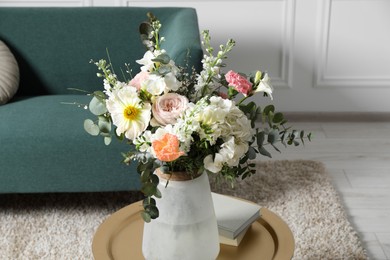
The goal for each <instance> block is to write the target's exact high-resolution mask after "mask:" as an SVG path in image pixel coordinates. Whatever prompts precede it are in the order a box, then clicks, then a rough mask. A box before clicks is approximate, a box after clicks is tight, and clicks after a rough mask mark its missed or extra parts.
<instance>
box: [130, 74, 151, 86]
mask: <svg viewBox="0 0 390 260" xmlns="http://www.w3.org/2000/svg"><path fill="white" fill-rule="evenodd" d="M148 77H149V72H146V71H141V72H140V73H138V74H137V75H135V77H134V78H133V79H132V80H130V82H129V85H130V86H133V87H135V88H136V89H137V90H140V89H141V86H142V82H144V81H145V80H147V79H148Z"/></svg>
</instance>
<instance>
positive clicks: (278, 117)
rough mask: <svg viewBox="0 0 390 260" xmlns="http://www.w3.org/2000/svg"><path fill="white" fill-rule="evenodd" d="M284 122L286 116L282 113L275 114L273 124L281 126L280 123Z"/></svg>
mask: <svg viewBox="0 0 390 260" xmlns="http://www.w3.org/2000/svg"><path fill="white" fill-rule="evenodd" d="M283 120H284V116H283V114H282V113H280V112H277V113H275V115H274V118H273V122H274V123H275V124H279V123H281V122H283Z"/></svg>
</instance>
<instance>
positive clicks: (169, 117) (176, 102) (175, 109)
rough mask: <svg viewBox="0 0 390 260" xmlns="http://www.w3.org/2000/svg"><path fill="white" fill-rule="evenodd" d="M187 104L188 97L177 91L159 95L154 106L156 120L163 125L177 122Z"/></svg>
mask: <svg viewBox="0 0 390 260" xmlns="http://www.w3.org/2000/svg"><path fill="white" fill-rule="evenodd" d="M187 105H188V99H187V98H186V97H184V96H181V95H179V94H176V93H168V94H165V95H162V96H159V97H157V98H156V101H155V102H154V104H153V106H152V113H153V116H154V120H155V121H156V122H157V124H159V125H162V126H165V125H168V124H175V123H176V120H177V118H178V117H179V116H180V115H181V114H182V113H183V112H184V110H185V109H186V108H187Z"/></svg>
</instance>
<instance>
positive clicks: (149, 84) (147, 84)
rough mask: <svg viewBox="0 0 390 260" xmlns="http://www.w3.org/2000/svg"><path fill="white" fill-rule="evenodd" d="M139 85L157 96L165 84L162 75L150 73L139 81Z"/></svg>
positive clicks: (162, 90)
mask: <svg viewBox="0 0 390 260" xmlns="http://www.w3.org/2000/svg"><path fill="white" fill-rule="evenodd" d="M141 87H142V88H143V89H146V91H148V92H149V93H150V94H152V95H153V96H159V95H161V94H162V93H163V92H164V90H165V87H166V84H165V80H164V78H163V77H160V76H158V75H155V74H150V75H149V77H148V79H147V80H144V81H143V82H142V83H141Z"/></svg>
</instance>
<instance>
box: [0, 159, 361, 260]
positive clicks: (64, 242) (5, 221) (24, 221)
mask: <svg viewBox="0 0 390 260" xmlns="http://www.w3.org/2000/svg"><path fill="white" fill-rule="evenodd" d="M257 167H258V172H257V174H255V175H253V176H252V177H250V178H248V179H246V180H245V181H241V182H239V183H238V184H237V185H236V186H235V189H234V190H231V189H230V188H229V187H228V186H227V185H219V186H218V187H214V186H215V185H213V184H212V186H213V190H214V191H216V192H221V193H225V194H229V195H234V196H238V197H241V198H245V199H248V200H252V201H254V202H257V203H258V204H259V205H261V206H264V207H267V208H268V209H270V210H272V211H274V212H275V213H277V214H278V215H280V216H281V217H282V218H283V219H284V220H285V221H286V223H287V224H288V225H289V227H290V228H291V230H292V232H293V234H294V237H295V242H296V249H295V253H294V259H297V260H298V259H299V260H301V259H302V260H303V259H307V260H309V259H310V260H312V259H314V260H316V259H321V260H322V259H367V257H366V254H365V250H364V249H363V247H362V246H361V242H360V240H359V237H358V235H357V233H356V232H355V231H354V230H353V228H352V226H351V224H350V222H349V221H348V219H347V217H346V212H345V211H344V209H343V207H342V204H341V203H340V199H339V197H338V195H337V192H336V191H335V189H334V187H333V186H332V184H331V181H330V178H329V175H328V174H327V172H326V170H325V168H324V166H323V165H322V164H321V163H319V162H314V161H269V162H259V163H258V164H257ZM141 199H142V195H141V194H140V193H139V192H119V193H88V194H35V195H31V194H30V195H0V234H1V236H0V259H29V260H30V259H50V260H52V259H53V260H57V259H93V257H92V252H91V243H92V238H93V235H94V233H95V231H96V229H97V228H98V226H99V225H100V224H101V223H102V222H103V221H104V220H105V219H106V218H107V217H108V216H109V215H110V214H112V213H113V212H115V211H116V210H118V209H120V208H122V207H124V206H126V205H128V204H130V203H132V202H135V201H138V200H141ZM254 260H256V259H254Z"/></svg>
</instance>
